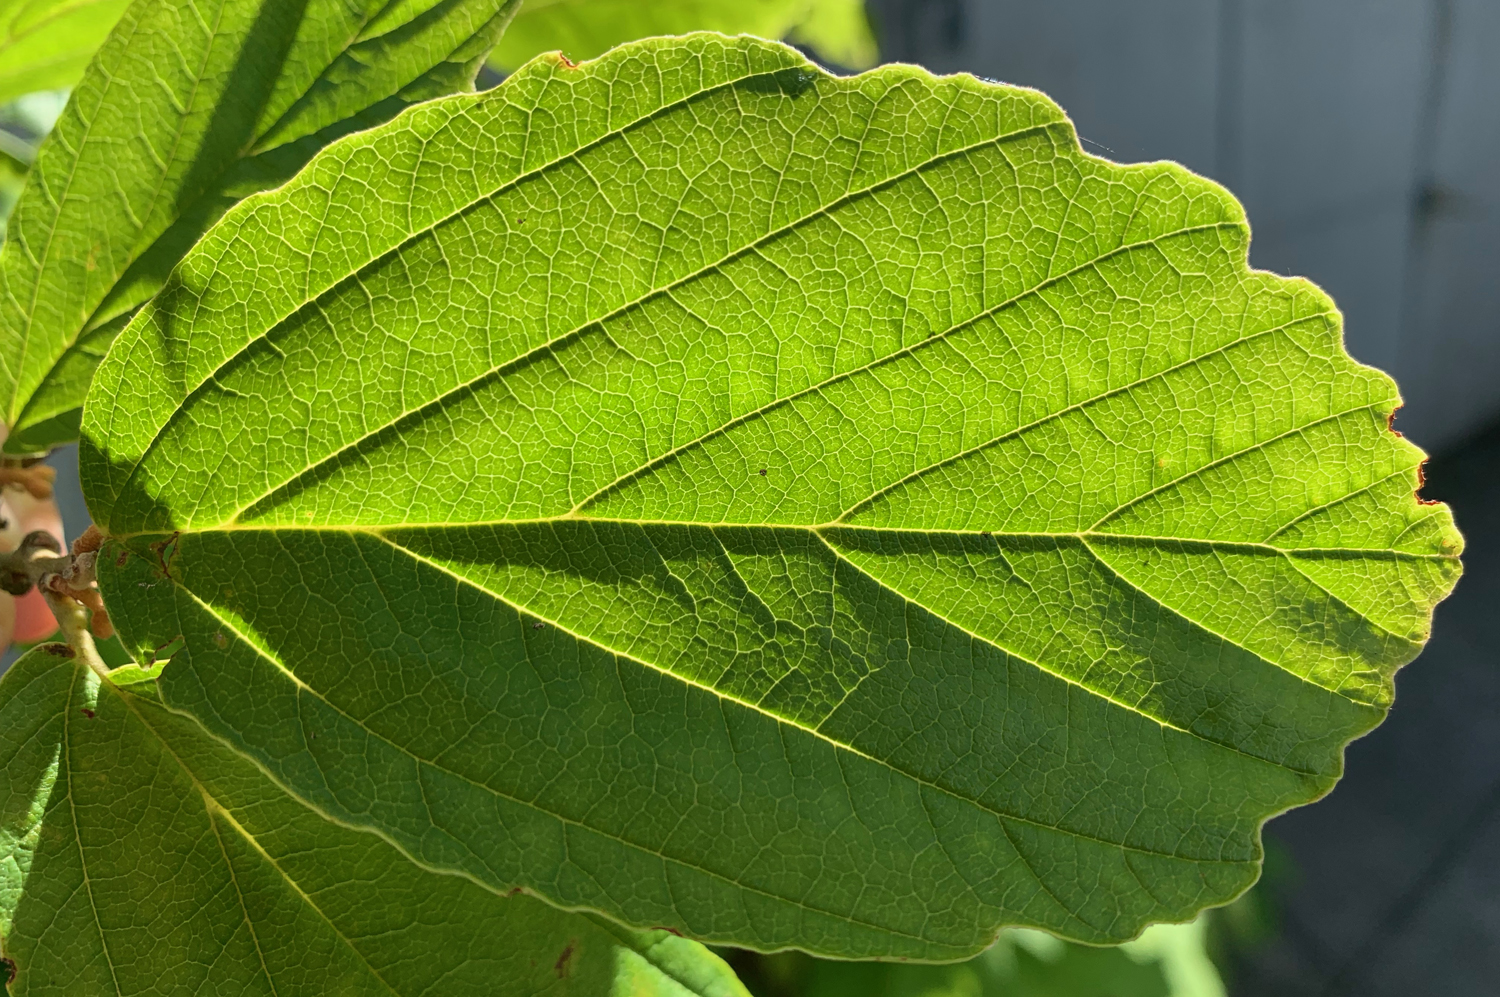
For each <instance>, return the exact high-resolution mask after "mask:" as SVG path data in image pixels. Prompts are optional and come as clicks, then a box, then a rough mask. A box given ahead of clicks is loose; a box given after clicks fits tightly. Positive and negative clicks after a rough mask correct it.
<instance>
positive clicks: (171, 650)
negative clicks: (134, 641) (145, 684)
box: [145, 634, 187, 668]
mask: <svg viewBox="0 0 1500 997" xmlns="http://www.w3.org/2000/svg"><path fill="white" fill-rule="evenodd" d="M186 646H187V641H185V640H183V638H182V635H181V634H178V635H177V636H176V637H173V638H172V639H171V640H169V641H167V642H166V643H165V644H161V645H159V646H157V647H153V648H152V649H151V651H150V652H149V658H150V660H149V661H147V662H146V665H145V667H147V668H154V667H156V666H157V665H164V664H166V663H167V662H169V661H171V660H172V655H174V654H176V653H177V652H178V651H180V650H182V649H183V648H184V647H186Z"/></svg>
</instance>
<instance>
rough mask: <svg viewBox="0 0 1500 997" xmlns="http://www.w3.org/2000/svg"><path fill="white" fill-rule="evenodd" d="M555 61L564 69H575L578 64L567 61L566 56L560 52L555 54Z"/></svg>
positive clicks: (570, 60)
mask: <svg viewBox="0 0 1500 997" xmlns="http://www.w3.org/2000/svg"><path fill="white" fill-rule="evenodd" d="M557 61H558V62H560V63H562V67H563V68H564V69H577V68H578V63H576V62H574V61H573V60H572V59H569V58H568V57H567V56H565V55H563V54H562V53H561V52H559V53H557Z"/></svg>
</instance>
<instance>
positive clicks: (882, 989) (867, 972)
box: [730, 911, 1225, 997]
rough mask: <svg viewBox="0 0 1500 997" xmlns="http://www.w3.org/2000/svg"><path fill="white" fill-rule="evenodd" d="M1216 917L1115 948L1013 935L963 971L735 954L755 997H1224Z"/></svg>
mask: <svg viewBox="0 0 1500 997" xmlns="http://www.w3.org/2000/svg"><path fill="white" fill-rule="evenodd" d="M1217 913H1218V912H1216V911H1210V912H1208V914H1217ZM1208 914H1205V915H1204V916H1202V917H1199V918H1198V919H1197V920H1196V921H1193V922H1190V923H1188V924H1158V925H1153V926H1152V927H1150V928H1148V929H1146V932H1145V933H1144V934H1143V935H1142V936H1141V937H1140V938H1138V939H1136V940H1134V941H1131V942H1126V943H1125V944H1123V945H1114V946H1094V945H1079V944H1077V943H1073V942H1064V941H1062V940H1061V939H1058V938H1056V937H1054V936H1052V935H1048V934H1044V933H1042V932H1040V931H1032V930H1030V929H1027V928H1010V929H1007V930H1005V931H1002V932H1001V933H1000V938H999V940H997V941H996V942H995V944H994V945H992V946H990V947H989V948H988V949H986V950H984V951H983V952H981V953H980V954H979V955H977V956H975V957H974V958H973V959H970V960H968V961H966V962H960V963H946V964H936V965H934V964H931V963H927V964H924V963H912V962H842V961H836V960H831V959H815V958H813V957H812V956H809V955H806V954H805V953H802V952H777V953H775V954H773V955H759V954H756V953H751V952H745V951H736V952H732V953H731V954H730V961H731V965H732V966H733V967H734V968H735V970H736V971H737V972H738V973H739V974H740V978H741V979H743V980H744V981H745V984H746V986H748V987H749V988H750V992H751V993H752V994H754V995H755V997H1225V990H1224V984H1223V982H1222V981H1221V980H1220V979H1219V974H1218V971H1217V969H1215V967H1214V964H1213V962H1212V961H1211V960H1210V959H1209V956H1208V952H1207V949H1206V945H1205V942H1206V935H1207V930H1206V929H1207V923H1206V919H1207V916H1208Z"/></svg>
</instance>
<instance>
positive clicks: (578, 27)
mask: <svg viewBox="0 0 1500 997" xmlns="http://www.w3.org/2000/svg"><path fill="white" fill-rule="evenodd" d="M690 31H722V32H724V33H725V34H731V35H732V34H739V33H742V32H743V33H745V34H751V35H760V36H761V37H763V38H785V37H788V36H790V37H792V38H793V39H794V40H796V41H798V42H801V43H804V44H806V45H808V46H809V47H811V48H812V49H814V50H815V51H816V52H817V53H818V54H819V55H820V56H821V57H823V58H825V59H828V60H830V61H831V62H834V63H837V64H838V65H841V66H847V67H849V68H850V69H864V68H867V67H869V66H873V65H874V64H875V61H876V59H877V58H878V55H879V53H878V52H877V50H876V47H875V38H874V36H873V35H872V34H871V33H870V24H869V22H868V21H867V20H866V19H865V11H864V0H655V2H652V3H642V2H640V0H526V3H525V4H524V5H523V6H522V8H521V11H520V13H518V14H517V15H516V19H515V22H514V23H513V24H512V25H511V27H510V30H509V31H507V32H506V34H505V37H504V38H503V39H502V40H501V42H500V44H499V45H497V46H496V47H495V53H494V57H493V61H494V63H495V65H497V66H499V67H501V68H502V69H506V70H512V69H515V68H516V67H517V66H520V65H521V64H523V63H524V62H526V61H527V60H528V59H531V58H532V57H534V56H536V55H539V54H540V53H542V52H552V51H561V52H562V54H563V55H565V56H567V57H568V58H569V59H572V60H573V61H575V62H582V61H583V60H585V59H593V58H595V57H597V56H600V55H603V54H604V53H605V52H607V51H608V50H610V49H612V48H614V47H615V46H616V45H621V44H623V43H625V42H632V41H636V40H637V39H641V38H649V37H652V36H653V35H680V34H685V33H687V32H690Z"/></svg>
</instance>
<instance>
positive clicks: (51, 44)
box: [0, 0, 130, 103]
mask: <svg viewBox="0 0 1500 997" xmlns="http://www.w3.org/2000/svg"><path fill="white" fill-rule="evenodd" d="M129 2H130V0H0V103H3V102H5V101H7V100H11V99H12V98H15V97H19V96H20V95H21V94H23V93H30V92H31V91H33V90H51V89H54V88H56V87H66V86H72V85H73V84H74V83H76V82H77V81H78V77H80V76H82V75H83V67H84V66H86V65H88V61H89V59H90V58H92V57H93V55H94V51H95V50H96V49H97V48H98V47H99V43H100V42H102V41H104V36H105V35H107V34H109V29H110V28H112V27H114V25H115V22H116V21H118V20H119V19H120V15H121V14H122V13H124V11H125V8H126V7H127V6H129Z"/></svg>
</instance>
